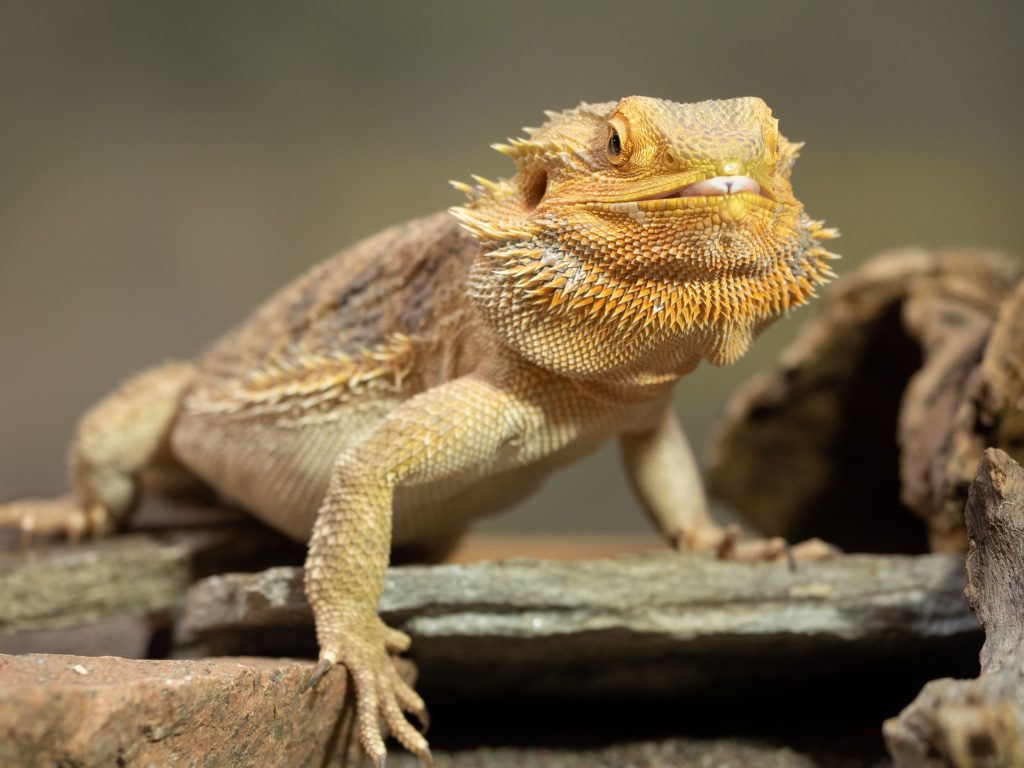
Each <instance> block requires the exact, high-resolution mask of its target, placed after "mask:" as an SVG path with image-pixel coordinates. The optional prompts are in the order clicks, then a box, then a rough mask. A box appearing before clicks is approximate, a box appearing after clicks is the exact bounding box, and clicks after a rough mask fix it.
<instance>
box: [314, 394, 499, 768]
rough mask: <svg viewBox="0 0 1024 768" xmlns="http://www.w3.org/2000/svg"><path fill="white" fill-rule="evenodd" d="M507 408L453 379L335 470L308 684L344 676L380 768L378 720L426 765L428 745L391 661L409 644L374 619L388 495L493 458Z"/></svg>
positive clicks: (323, 525) (416, 703)
mask: <svg viewBox="0 0 1024 768" xmlns="http://www.w3.org/2000/svg"><path fill="white" fill-rule="evenodd" d="M511 403H512V400H511V398H510V397H509V396H508V395H507V394H506V393H505V392H504V391H503V390H501V389H500V388H499V387H498V386H496V385H494V384H491V383H489V382H488V381H486V380H485V379H483V378H481V377H477V376H474V375H470V376H466V377H463V378H460V379H456V380H454V381H451V382H448V383H447V384H444V385H443V386H440V387H436V388H434V389H431V390H428V391H427V392H424V393H422V394H420V395H417V396H416V397H413V398H411V399H410V400H408V401H407V402H405V403H403V404H402V405H401V406H399V407H398V408H397V409H395V410H394V411H393V412H392V413H391V414H389V415H388V417H387V418H386V419H385V420H384V421H383V422H382V423H381V425H380V426H379V427H378V428H377V429H376V430H374V432H373V433H372V434H371V435H370V436H369V437H368V438H367V439H366V440H364V441H363V442H362V443H361V444H359V445H356V446H354V447H353V448H352V449H350V450H348V451H346V452H345V453H344V454H343V455H342V456H341V457H340V458H339V459H338V461H337V463H336V465H335V467H334V471H333V475H332V477H331V482H330V486H329V488H328V491H327V496H326V497H325V499H324V501H323V504H322V505H321V507H320V511H319V513H318V515H317V519H316V524H315V525H314V528H313V535H312V537H311V539H310V543H309V555H308V558H307V560H306V593H307V595H308V597H309V602H310V605H311V606H312V608H313V613H314V616H315V618H316V628H317V639H318V641H319V645H320V664H319V666H318V668H317V673H315V675H316V676H317V677H318V676H319V675H322V674H323V673H324V672H326V671H327V670H328V669H329V668H330V667H331V666H333V665H334V664H336V663H339V662H340V663H342V664H344V665H345V666H346V667H347V668H348V671H349V674H350V676H351V679H352V681H353V684H354V686H355V695H356V705H357V717H358V722H359V733H360V741H361V742H362V745H363V748H364V749H365V750H366V751H367V753H368V754H369V755H370V756H371V758H373V759H374V760H375V761H376V762H377V764H378V765H382V764H383V762H384V757H385V749H384V741H383V738H382V734H381V727H380V720H381V718H382V717H383V719H384V721H385V722H386V723H387V726H388V728H389V729H390V731H391V733H392V734H393V735H394V736H395V737H396V738H397V739H398V740H399V741H400V742H401V743H402V744H403V745H404V746H405V747H406V748H407V749H409V750H410V751H411V752H414V753H415V754H417V755H419V756H420V758H421V759H423V761H424V762H425V763H427V764H428V765H429V764H430V763H431V760H430V751H429V749H428V747H427V742H426V739H424V738H423V736H422V735H421V734H420V733H419V732H418V731H416V730H415V729H414V728H413V727H412V726H411V725H410V724H409V722H408V721H407V720H406V719H405V716H404V715H403V714H402V710H406V711H411V712H413V713H415V714H417V715H421V716H423V715H425V710H424V707H423V701H422V699H420V697H419V696H418V695H417V694H416V693H415V692H414V691H413V690H412V689H411V688H409V686H407V685H406V684H405V683H404V682H403V681H402V680H400V679H399V678H398V675H397V673H396V672H395V670H394V667H393V665H392V664H391V660H390V658H389V654H390V653H396V652H401V651H403V650H405V649H406V648H408V646H409V639H408V637H407V636H405V635H403V634H402V633H400V632H397V631H396V630H393V629H390V628H388V627H387V626H385V625H384V623H383V621H381V619H380V618H379V616H378V615H377V607H378V603H379V601H380V595H381V591H382V589H383V584H384V575H385V571H386V569H387V566H388V557H389V552H390V549H391V525H392V501H393V498H394V493H395V489H396V488H398V487H399V486H402V485H405V484H418V483H427V482H432V481H436V480H441V479H444V478H446V477H451V476H453V475H455V474H457V473H461V472H465V471H468V470H472V469H473V468H475V467H478V466H479V465H481V464H482V463H486V462H487V461H489V460H491V459H493V457H494V456H495V455H496V454H497V453H498V451H499V450H500V449H501V447H502V445H504V444H505V443H507V442H508V441H509V440H511V439H513V438H514V437H515V436H516V434H517V432H518V430H517V427H516V425H515V420H514V418H513V414H514V409H513V408H512V407H510V406H511Z"/></svg>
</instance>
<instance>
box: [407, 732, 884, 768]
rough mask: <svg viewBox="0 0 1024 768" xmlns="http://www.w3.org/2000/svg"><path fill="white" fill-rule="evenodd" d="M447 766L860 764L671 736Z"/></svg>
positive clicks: (484, 755) (442, 760) (493, 754)
mask: <svg viewBox="0 0 1024 768" xmlns="http://www.w3.org/2000/svg"><path fill="white" fill-rule="evenodd" d="M436 757H437V763H438V766H445V768H624V767H626V766H628V767H630V768H669V767H671V768H748V767H749V768H855V767H857V768H862V767H864V766H866V763H864V762H863V761H859V760H852V759H851V760H846V759H844V758H841V757H831V758H825V759H821V758H817V757H811V756H809V755H806V754H803V753H801V752H797V751H795V750H792V749H789V748H788V747H779V746H773V745H769V744H758V743H756V742H747V741H742V740H725V739H720V740H698V739H670V740H666V741H651V742H640V743H633V744H616V745H612V746H609V747H603V748H599V749H570V748H562V749H554V748H543V749H540V748H515V747H505V748H482V749H475V750H465V751H453V752H439V753H437V755H436ZM388 765H389V766H391V768H422V764H421V763H419V762H418V761H417V760H416V759H415V758H414V757H412V756H411V755H406V754H398V755H395V756H393V757H389V758H388Z"/></svg>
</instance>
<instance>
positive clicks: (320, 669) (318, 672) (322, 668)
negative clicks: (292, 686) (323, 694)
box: [299, 659, 334, 693]
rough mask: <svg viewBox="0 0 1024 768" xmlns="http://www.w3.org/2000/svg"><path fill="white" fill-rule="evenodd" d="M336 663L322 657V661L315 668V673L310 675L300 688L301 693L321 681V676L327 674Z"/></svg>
mask: <svg viewBox="0 0 1024 768" xmlns="http://www.w3.org/2000/svg"><path fill="white" fill-rule="evenodd" d="M333 666H334V663H333V662H332V661H331V660H330V659H320V662H319V663H318V664H317V665H316V669H314V670H313V674H311V675H310V676H309V679H308V680H307V681H306V682H305V683H304V684H303V686H302V687H301V688H299V693H305V692H306V691H308V690H309V689H310V688H312V687H313V686H314V685H316V684H317V683H319V682H320V678H322V677H323V676H324V675H326V674H327V672H328V671H329V670H330V668H331V667H333Z"/></svg>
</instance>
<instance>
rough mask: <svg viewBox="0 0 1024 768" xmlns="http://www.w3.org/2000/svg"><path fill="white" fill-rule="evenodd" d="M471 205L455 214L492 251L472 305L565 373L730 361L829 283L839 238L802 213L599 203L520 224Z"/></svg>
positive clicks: (476, 274) (474, 282)
mask: <svg viewBox="0 0 1024 768" xmlns="http://www.w3.org/2000/svg"><path fill="white" fill-rule="evenodd" d="M475 202H478V204H477V205H471V206H470V207H468V208H461V209H456V210H455V211H453V212H454V213H455V215H456V216H457V217H458V218H459V219H460V221H462V223H463V225H464V226H466V228H467V229H469V230H470V231H471V232H473V233H474V234H475V235H476V237H477V238H478V239H479V240H480V242H481V244H482V245H483V246H484V252H483V254H482V255H481V256H480V257H479V258H478V260H477V262H476V264H475V265H474V267H473V269H472V272H471V276H470V296H471V297H472V299H473V301H474V303H475V304H476V306H477V307H478V308H479V309H480V311H481V312H482V313H483V316H484V317H485V318H486V319H487V321H488V323H489V324H490V325H491V327H492V329H493V330H495V331H496V332H497V333H498V334H499V336H500V337H501V338H503V339H504V340H505V341H506V343H508V344H509V345H510V346H512V347H513V348H514V349H516V350H517V351H518V352H520V353H521V354H523V355H524V356H525V357H527V358H528V359H530V360H531V361H533V362H535V363H537V364H539V365H542V366H544V367H548V368H551V369H553V370H556V371H558V372H559V373H563V374H566V375H574V376H579V377H582V378H609V377H610V378H613V379H614V378H617V377H618V375H619V374H621V375H624V376H626V377H627V378H635V374H636V372H637V371H638V370H640V369H643V370H644V371H646V374H645V375H646V377H647V378H649V379H659V378H662V377H664V378H671V377H673V376H678V375H680V374H681V373H684V372H685V371H686V370H689V369H691V368H693V367H694V366H695V365H696V364H697V362H698V361H699V360H700V359H702V358H703V359H707V360H708V361H710V362H711V363H713V364H715V365H725V364H729V363H732V362H734V361H735V360H736V359H738V358H739V357H740V356H741V355H742V354H743V353H744V352H745V351H746V349H747V347H748V346H749V344H750V342H751V341H752V340H753V338H754V337H755V336H756V335H757V333H759V332H760V331H761V330H762V329H763V328H764V327H765V326H766V325H768V324H769V323H770V322H771V321H772V320H774V319H776V318H777V317H779V316H780V315H782V314H784V313H785V312H786V311H787V310H789V309H790V308H791V307H794V306H797V305H800V304H804V303H806V302H807V300H808V299H809V298H810V297H812V296H813V295H814V291H815V287H816V286H818V285H821V284H823V283H825V282H828V280H829V278H830V277H832V276H833V273H832V271H831V269H830V268H829V266H828V263H827V262H828V260H829V259H830V258H834V256H833V255H832V254H830V253H829V252H828V251H826V250H825V248H824V247H823V246H822V244H821V243H822V241H824V240H827V239H830V238H831V237H835V236H836V233H835V232H834V230H831V229H827V228H825V227H824V226H823V225H822V223H821V222H818V221H813V220H811V219H810V218H809V217H808V216H807V215H806V214H805V213H804V212H803V210H802V208H801V207H799V205H792V206H762V207H758V206H753V207H750V208H749V209H745V210H743V211H741V212H740V213H741V215H739V216H737V217H733V216H730V215H728V214H726V215H725V216H724V217H723V216H721V215H718V213H717V212H715V214H714V216H712V212H711V211H710V209H707V208H700V207H698V206H693V210H692V211H683V212H680V211H678V210H676V211H670V212H668V211H650V210H643V209H641V208H640V207H639V206H637V205H636V204H632V203H620V204H614V205H595V204H591V205H578V206H572V207H567V208H563V209H561V210H552V211H549V212H547V213H545V214H544V215H538V216H535V217H522V218H521V217H519V216H515V215H514V211H515V208H514V207H513V206H509V205H500V204H499V205H495V206H493V207H489V206H486V205H480V204H479V203H480V202H483V201H475ZM495 202H497V201H495ZM519 210H520V211H521V209H519Z"/></svg>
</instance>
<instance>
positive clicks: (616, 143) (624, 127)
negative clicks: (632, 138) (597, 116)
mask: <svg viewBox="0 0 1024 768" xmlns="http://www.w3.org/2000/svg"><path fill="white" fill-rule="evenodd" d="M605 149H606V151H607V152H608V160H609V161H610V162H611V163H612V164H613V165H621V164H622V163H624V162H625V161H626V156H627V155H628V154H630V152H631V150H630V147H629V124H628V123H627V122H626V121H625V120H623V119H622V117H620V116H619V115H615V116H614V117H612V119H611V120H609V121H608V143H607V144H606V145H605Z"/></svg>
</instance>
